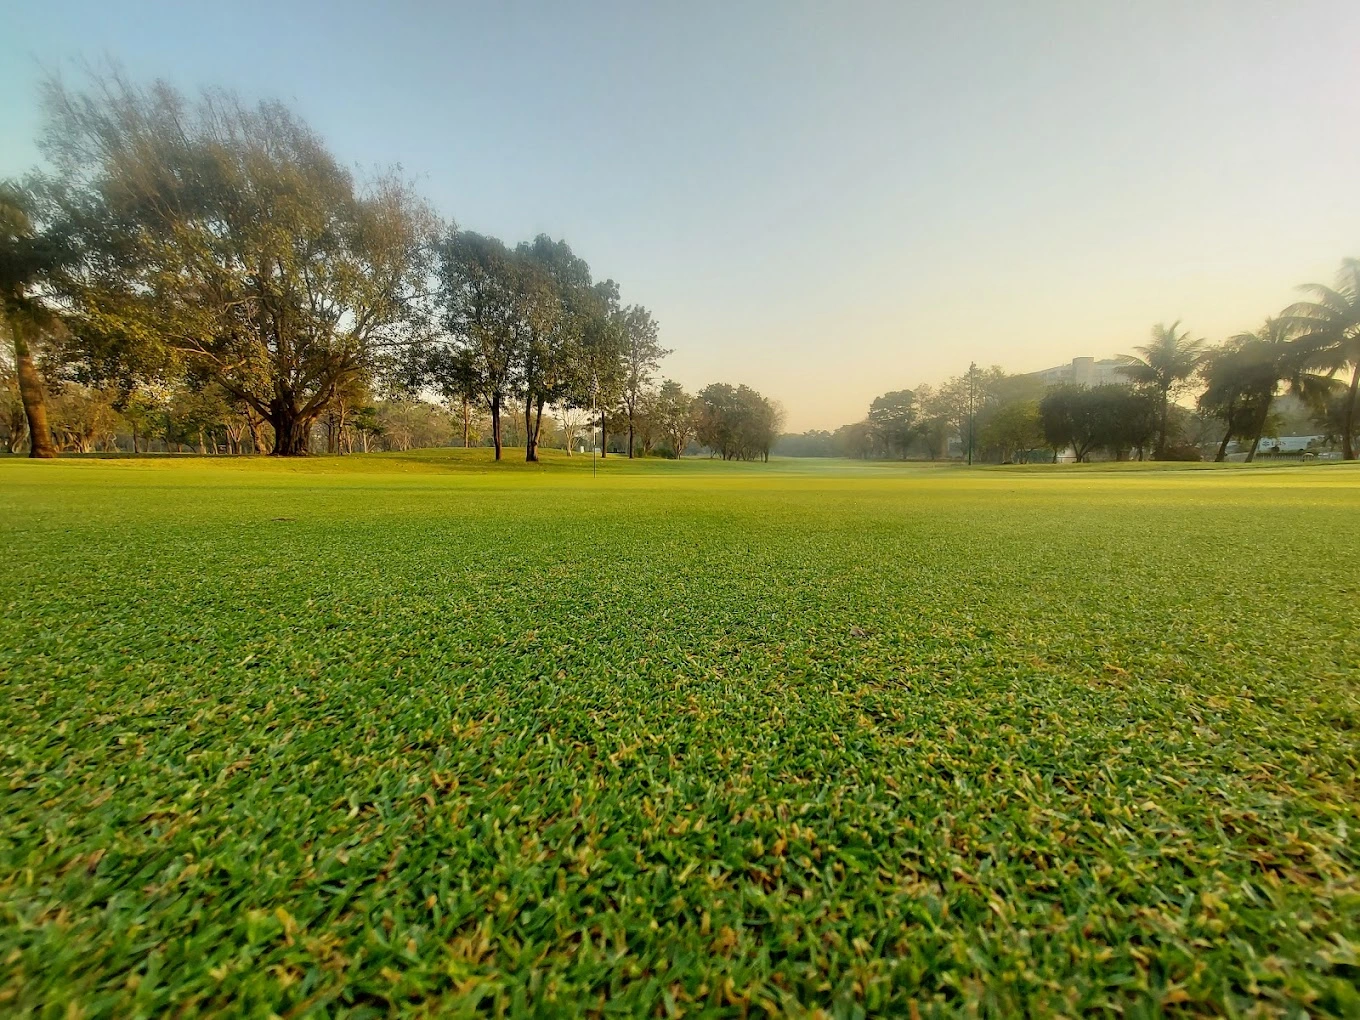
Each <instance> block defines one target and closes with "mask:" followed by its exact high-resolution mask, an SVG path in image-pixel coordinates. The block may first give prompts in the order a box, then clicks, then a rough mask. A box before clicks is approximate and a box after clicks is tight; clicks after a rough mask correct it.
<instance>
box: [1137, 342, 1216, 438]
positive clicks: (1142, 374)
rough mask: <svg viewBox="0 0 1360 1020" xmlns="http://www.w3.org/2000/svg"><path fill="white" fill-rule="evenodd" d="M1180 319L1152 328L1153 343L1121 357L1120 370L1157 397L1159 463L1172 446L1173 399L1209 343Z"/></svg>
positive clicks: (1202, 356) (1196, 366) (1198, 363)
mask: <svg viewBox="0 0 1360 1020" xmlns="http://www.w3.org/2000/svg"><path fill="white" fill-rule="evenodd" d="M1179 327H1180V322H1179V320H1178V321H1176V322H1173V323H1172V324H1171V325H1169V326H1167V325H1163V324H1162V323H1158V324H1157V325H1156V326H1154V327H1153V329H1152V343H1150V344H1148V345H1147V346H1145V347H1136V348H1134V349H1135V350H1136V351H1137V352H1138V354H1136V355H1134V354H1123V355H1120V362H1121V365H1120V371H1121V372H1122V373H1123V374H1124V375H1125V376H1126V377H1127V378H1128V379H1130V380H1131V381H1132V382H1134V383H1136V384H1137V385H1139V386H1144V387H1146V388H1147V389H1149V390H1150V391H1152V392H1153V393H1155V394H1156V395H1157V398H1158V406H1159V408H1160V417H1159V421H1158V428H1157V450H1156V457H1157V459H1158V460H1165V459H1166V455H1167V447H1168V444H1169V437H1168V434H1167V433H1168V423H1169V418H1170V409H1171V397H1172V394H1173V393H1174V392H1175V391H1176V389H1177V388H1178V387H1179V386H1181V385H1182V384H1183V383H1184V382H1185V380H1187V379H1189V378H1190V377H1191V376H1192V375H1194V374H1195V371H1196V370H1197V369H1198V368H1199V366H1200V363H1201V361H1202V360H1203V358H1204V349H1205V346H1206V341H1204V340H1202V339H1201V340H1193V339H1191V338H1190V332H1189V331H1188V330H1181V331H1179V332H1178V328H1179Z"/></svg>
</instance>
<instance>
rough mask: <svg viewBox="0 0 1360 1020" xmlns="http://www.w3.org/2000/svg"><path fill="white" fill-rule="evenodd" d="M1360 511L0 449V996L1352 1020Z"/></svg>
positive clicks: (860, 479) (1067, 490)
mask: <svg viewBox="0 0 1360 1020" xmlns="http://www.w3.org/2000/svg"><path fill="white" fill-rule="evenodd" d="M513 456H514V455H513V454H512V457H513ZM1358 515H1360V472H1357V471H1355V470H1353V469H1352V468H1350V467H1349V466H1346V465H1341V466H1323V465H1312V466H1308V467H1288V468H1278V469H1274V468H1272V469H1258V470H1251V469H1240V468H1239V469H1230V470H1186V469H1181V470H1160V469H1153V468H1150V467H1140V466H1138V465H1132V466H1120V468H1118V469H1113V470H1101V469H1096V468H1093V469H1084V468H1070V467H1068V468H1058V469H1053V468H1046V467H1037V468H1023V469H1013V470H1012V469H1003V470H997V469H988V470H977V471H974V472H971V473H969V472H965V471H963V470H960V469H957V468H940V467H918V468H907V467H901V466H883V465H852V464H824V463H809V462H776V463H773V464H770V465H724V464H721V463H717V464H715V463H711V462H706V461H705V462H686V463H680V464H673V463H664V462H652V463H644V464H637V463H635V464H628V463H626V462H620V461H617V460H614V459H611V460H609V461H608V462H606V463H605V464H604V465H603V466H602V470H601V472H600V474H599V477H598V478H592V476H591V473H590V462H589V460H588V459H582V458H579V457H578V458H572V460H571V461H569V462H568V461H567V460H565V459H563V458H560V457H557V458H553V459H551V460H549V462H548V463H547V464H545V465H544V466H543V467H542V468H533V467H532V466H529V467H526V466H524V465H522V464H520V465H515V464H507V465H505V466H503V467H493V466H492V465H490V464H488V463H486V461H485V454H484V452H482V451H476V452H474V453H472V454H463V453H461V452H456V453H450V452H447V451H443V452H438V453H429V452H426V453H420V454H411V455H406V456H374V457H364V458H360V457H355V458H344V459H318V460H313V461H307V462H302V463H297V462H283V463H281V462H275V461H259V460H252V461H214V460H202V459H176V460H168V459H167V460H159V461H133V460H122V461H98V462H81V463H67V462H59V463H55V464H30V463H26V462H22V461H7V462H4V463H0V555H3V562H4V564H5V567H4V573H3V575H0V610H2V611H3V612H2V615H0V691H3V700H2V701H0V778H3V786H0V798H2V800H0V808H3V812H2V814H3V819H4V825H3V827H2V828H0V1012H6V1011H7V1012H13V1013H20V1014H22V1013H32V1014H37V1015H43V1016H53V1017H58V1016H60V1017H66V1016H83V1017H94V1016H119V1017H122V1016H159V1015H201V1014H209V1013H220V1012H229V1013H241V1014H249V1015H255V1016H265V1015H268V1014H270V1013H277V1014H279V1015H281V1016H302V1015H309V1014H310V1015H348V1016H378V1015H387V1014H389V1013H412V1014H434V1013H441V1014H445V1015H459V1014H469V1013H473V1012H475V1011H478V1010H483V1011H493V1010H494V1011H496V1012H500V1013H504V1014H506V1015H525V1014H530V1013H532V1014H539V1015H578V1014H585V1013H595V1014H611V1015H619V1016H631V1015H648V1014H657V1013H660V1014H663V1015H666V1014H669V1015H673V1016H678V1015H681V1014H683V1015H687V1016H700V1015H705V1016H738V1015H747V1014H750V1015H756V1016H759V1015H765V1014H766V1013H772V1014H789V1015H795V1016H796V1015H804V1014H806V1013H809V1012H813V1011H815V1010H817V1009H819V1008H820V1009H822V1010H824V1011H825V1012H826V1013H828V1014H830V1015H832V1016H837V1017H855V1016H863V1015H865V1014H866V1013H867V1014H871V1015H873V1014H883V1015H896V1016H912V1015H914V1014H913V1010H915V1012H916V1013H919V1014H920V1015H921V1016H932V1015H953V1014H974V1013H980V1014H983V1015H993V1016H1002V1015H1007V1016H1009V1015H1017V1014H1023V1013H1031V1014H1048V1013H1063V1014H1067V1015H1076V1014H1081V1013H1097V1014H1099V1013H1104V1012H1108V1013H1109V1014H1111V1015H1116V1014H1118V1015H1122V1016H1125V1017H1139V1016H1146V1017H1150V1016H1157V1015H1166V1014H1172V1015H1174V1014H1177V1013H1209V1014H1229V1015H1237V1016H1247V1015H1266V1016H1269V1015H1277V1014H1278V1015H1293V1016H1302V1015H1305V1014H1312V1015H1343V1016H1356V1015H1360V996H1357V992H1356V981H1357V978H1358V977H1360V960H1358V959H1357V954H1358V953H1360V948H1358V945H1360V881H1358V880H1357V874H1358V873H1360V807H1357V804H1358V803H1360V781H1358V780H1357V773H1360V688H1358V686H1357V680H1358V678H1360V665H1358V664H1360V617H1358V616H1357V610H1358V608H1360V543H1358V542H1357V531H1356V522H1357V519H1358Z"/></svg>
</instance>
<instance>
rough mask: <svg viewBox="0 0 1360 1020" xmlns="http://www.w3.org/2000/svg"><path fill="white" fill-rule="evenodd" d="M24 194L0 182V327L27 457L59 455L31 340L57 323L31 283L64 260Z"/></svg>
mask: <svg viewBox="0 0 1360 1020" xmlns="http://www.w3.org/2000/svg"><path fill="white" fill-rule="evenodd" d="M28 209H29V203H28V197H27V195H25V194H24V192H23V191H22V190H21V189H19V188H18V187H16V186H15V185H13V184H10V183H8V182H0V328H3V330H4V332H5V333H7V334H8V335H9V340H10V343H11V344H12V345H13V346H14V368H15V372H16V374H17V375H18V377H19V395H20V398H21V400H22V401H23V405H24V414H25V416H26V417H27V418H28V436H29V446H28V455H29V456H30V457H42V458H49V457H55V456H56V455H57V451H56V449H55V448H54V447H53V445H52V431H51V429H49V428H48V425H47V404H46V401H45V400H44V396H43V383H42V377H41V376H39V375H38V369H37V366H36V365H35V364H34V361H33V343H34V341H35V340H37V339H38V338H40V337H41V336H43V335H44V334H47V333H50V332H51V331H52V330H53V329H55V328H57V327H58V326H59V325H60V323H59V320H58V319H57V317H56V316H55V315H54V314H53V313H52V311H51V310H50V309H49V308H48V307H47V306H46V305H45V304H43V302H42V301H41V300H40V299H38V298H35V297H34V296H33V289H34V287H35V286H36V285H37V284H38V283H39V282H40V281H41V280H43V279H44V278H45V277H46V276H47V275H48V274H49V273H50V272H52V271H53V270H55V269H56V268H57V267H58V266H60V265H61V264H62V262H63V261H64V260H65V256H64V253H63V251H62V249H61V246H60V245H59V244H57V243H55V242H54V241H53V240H52V239H50V238H48V237H45V236H43V235H41V234H37V233H35V232H34V230H33V221H32V219H31V217H30V215H29V211H28Z"/></svg>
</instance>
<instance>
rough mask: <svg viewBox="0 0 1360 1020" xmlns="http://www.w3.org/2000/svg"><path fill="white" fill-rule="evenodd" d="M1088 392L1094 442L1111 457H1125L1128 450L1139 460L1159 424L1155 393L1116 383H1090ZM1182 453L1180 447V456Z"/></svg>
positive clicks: (1158, 409) (1183, 453)
mask: <svg viewBox="0 0 1360 1020" xmlns="http://www.w3.org/2000/svg"><path fill="white" fill-rule="evenodd" d="M1090 394H1091V399H1092V400H1093V401H1094V402H1095V414H1096V421H1097V432H1098V439H1097V445H1099V446H1102V447H1104V448H1105V449H1106V450H1108V451H1109V453H1110V456H1112V457H1113V458H1114V459H1115V460H1124V459H1126V458H1127V457H1128V455H1129V452H1130V451H1134V452H1136V453H1137V454H1138V459H1139V460H1142V459H1143V458H1144V457H1145V456H1146V453H1147V450H1148V448H1149V447H1150V446H1151V445H1152V443H1153V441H1154V440H1155V439H1156V437H1157V434H1158V430H1159V428H1160V424H1161V417H1160V415H1161V408H1160V406H1159V404H1158V401H1157V397H1156V394H1154V393H1152V392H1150V391H1148V390H1145V389H1134V388H1132V387H1130V386H1121V385H1119V384H1117V383H1107V384H1105V385H1102V386H1096V387H1093V388H1092V389H1091V391H1090ZM1184 456H1186V454H1185V452H1184V451H1182V452H1181V454H1180V457H1182V458H1183V457H1184ZM1195 459H1197V458H1195Z"/></svg>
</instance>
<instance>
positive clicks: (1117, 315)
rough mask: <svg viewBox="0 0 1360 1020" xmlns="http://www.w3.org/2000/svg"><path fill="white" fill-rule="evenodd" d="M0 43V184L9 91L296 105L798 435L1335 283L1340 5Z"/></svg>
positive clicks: (80, 24) (90, 23)
mask: <svg viewBox="0 0 1360 1020" xmlns="http://www.w3.org/2000/svg"><path fill="white" fill-rule="evenodd" d="M5 22H6V26H7V29H8V31H7V32H6V34H5V35H4V36H3V37H0V175H10V174H16V173H21V172H23V171H24V170H25V169H27V168H28V167H29V166H31V165H33V164H34V163H35V162H36V161H37V160H38V158H39V156H38V152H37V149H36V147H35V145H34V138H35V137H36V135H37V133H38V130H39V127H40V125H39V119H38V111H37V109H36V86H37V83H38V81H39V80H40V78H41V77H42V75H43V73H44V72H45V71H48V70H59V71H61V72H62V73H63V74H64V75H66V76H68V77H78V74H79V64H80V62H81V61H86V62H90V61H93V62H98V61H101V60H104V59H106V58H107V59H113V60H116V61H118V62H119V63H121V64H122V65H123V67H124V68H125V70H126V71H128V72H129V73H130V74H131V75H133V76H134V77H139V78H153V77H163V78H166V79H168V80H170V81H172V82H174V83H175V84H177V85H179V86H181V87H183V88H185V89H188V90H192V89H194V88H196V87H197V86H199V85H208V84H212V85H222V86H227V87H229V88H232V89H235V90H236V91H238V92H240V93H241V94H242V95H244V96H246V97H248V98H260V97H278V98H281V99H283V100H285V101H287V102H289V103H290V104H291V105H293V106H294V107H295V108H296V109H297V110H298V111H299V112H300V113H301V114H302V115H303V116H304V117H305V118H306V119H307V120H308V121H310V122H311V123H312V124H313V126H315V127H316V128H317V129H318V130H319V131H320V132H321V133H322V134H323V135H324V136H325V137H326V138H327V139H328V140H329V142H330V144H331V146H332V148H333V149H334V150H335V151H336V153H337V154H338V155H339V156H340V157H341V158H342V159H344V160H346V161H347V162H352V163H355V164H357V165H359V166H364V167H383V166H387V165H389V164H394V163H399V164H401V166H402V167H403V168H404V169H405V170H406V172H407V173H408V174H410V175H412V176H414V177H415V178H416V179H417V180H418V181H419V183H420V186H421V188H422V190H423V191H424V193H425V194H426V195H427V197H428V198H429V199H430V201H431V202H432V203H433V204H434V205H435V207H436V208H437V209H438V210H439V211H440V213H441V214H443V215H444V216H446V217H451V218H453V219H455V220H456V221H457V222H458V223H459V224H461V225H463V226H466V227H469V228H472V229H476V230H481V231H486V232H490V233H495V234H498V235H500V236H502V237H504V238H505V239H506V240H508V241H517V240H520V239H523V238H526V237H530V236H532V235H533V234H535V233H538V232H540V231H546V232H548V233H550V234H552V235H554V236H561V237H566V238H567V239H568V240H569V241H570V242H571V244H572V245H573V247H575V249H576V250H577V251H578V252H579V253H580V254H582V255H584V256H585V257H586V258H587V259H588V260H589V261H590V262H591V264H592V266H593V267H594V268H595V270H596V273H597V274H598V275H601V276H613V277H614V278H615V279H617V280H619V281H620V284H621V285H622V288H623V293H624V297H625V299H626V300H629V301H636V302H640V303H642V304H645V305H647V306H648V307H650V308H651V309H652V310H653V312H654V313H655V314H656V315H657V317H658V319H659V320H660V321H661V325H662V330H663V337H664V340H665V342H666V344H667V346H669V347H672V348H674V349H675V354H674V355H672V357H671V358H669V359H668V360H667V362H666V365H665V370H666V373H667V374H668V375H671V376H673V377H675V378H677V379H680V380H681V381H682V382H684V383H685V384H686V385H688V386H691V387H698V386H700V385H703V384H704V383H706V382H710V381H713V380H716V379H722V380H727V381H733V382H746V383H749V384H751V385H753V386H755V387H756V388H758V389H760V390H761V391H762V392H764V393H767V394H768V395H770V396H772V397H775V398H777V399H779V400H780V401H782V402H783V403H784V405H785V406H786V408H787V410H788V413H789V424H790V426H791V427H793V428H796V429H803V428H809V427H827V428H834V427H835V426H836V425H838V424H841V423H843V422H847V421H851V420H855V419H857V418H858V417H860V416H861V415H862V414H863V412H864V410H865V408H866V407H867V405H868V402H869V400H870V399H872V397H873V396H874V395H875V394H877V393H880V392H883V391H885V390H889V389H898V388H901V387H903V386H912V385H914V384H916V383H918V382H923V381H937V380H939V379H941V378H943V377H945V376H947V375H951V374H955V373H958V372H960V371H962V370H964V369H965V368H966V367H967V365H968V362H969V361H970V360H976V361H978V362H979V363H980V364H992V363H999V364H1002V365H1004V366H1006V367H1007V368H1010V369H1012V370H1015V371H1022V370H1031V369H1037V368H1042V367H1046V366H1048V365H1051V364H1055V363H1058V362H1061V361H1065V360H1067V359H1069V358H1071V357H1073V356H1075V355H1082V354H1091V355H1095V356H1097V357H1101V356H1108V355H1110V354H1113V353H1116V352H1119V351H1124V350H1129V349H1130V348H1131V347H1132V346H1133V345H1135V344H1138V343H1142V342H1143V340H1144V338H1145V336H1146V333H1147V331H1148V329H1149V328H1150V327H1151V326H1152V324H1153V323H1155V322H1157V321H1159V320H1170V319H1176V318H1181V319H1184V320H1185V321H1186V322H1187V324H1188V325H1189V326H1190V327H1191V328H1192V329H1193V330H1195V331H1196V333H1197V334H1198V335H1205V336H1208V337H1209V338H1211V339H1215V340H1216V339H1221V338H1222V337H1223V336H1225V335H1227V334H1230V333H1233V332H1237V331H1239V330H1242V329H1247V328H1252V327H1254V326H1255V325H1256V324H1257V323H1258V321H1259V320H1260V319H1261V318H1263V317H1264V316H1265V315H1267V314H1269V313H1271V312H1274V311H1278V310H1279V308H1280V307H1281V306H1282V305H1284V304H1285V303H1287V302H1289V301H1291V300H1293V297H1294V294H1293V290H1292V288H1293V286H1294V285H1295V284H1298V283H1302V282H1306V281H1309V280H1315V279H1317V280H1329V279H1330V277H1331V274H1332V272H1333V271H1334V269H1335V266H1336V264H1337V263H1338V261H1339V260H1340V259H1341V258H1342V257H1343V256H1346V255H1360V188H1357V186H1356V181H1357V180H1358V179H1360V132H1357V131H1356V130H1355V128H1356V125H1357V124H1360V4H1356V3H1353V2H1342V0H1299V2H1296V3H1267V2H1257V0H1231V2H1228V0H1225V2H1217V0H1189V2H1186V0H1181V2H1161V0H1139V2H1135V3H1130V4H1115V3H1113V2H1110V3H1105V2H1070V3H1069V2H1056V0H1046V2H1045V0H1035V2H1031V3H1024V4H1016V3H1009V2H1005V3H953V2H940V3H932V4H909V3H882V4H870V3H842V4H830V3H824V4H797V3H773V2H771V3H757V2H751V3H732V4H717V3H713V4H710V3H675V4H669V5H661V4H638V3H617V4H614V3H562V4H550V3H543V4H528V3H503V4H501V3H496V4H487V3H481V4H475V5H474V4H467V5H462V4H433V3H432V4H428V5H423V4H414V3H401V2H395V3H388V4H385V5H361V4H355V3H349V2H334V3H324V4H323V3H286V2H276V3H270V4H263V3H254V2H246V3H236V4H229V5H225V4H214V5H211V6H209V5H202V6H199V5H195V4H187V3H176V4H170V3H136V2H125V3H119V4H109V3H106V2H99V3H95V2H88V0H82V2H55V0H54V2H48V3H46V4H43V5H37V4H30V5H24V6H23V7H22V8H19V9H16V10H14V11H12V12H8V13H7V14H6V18H5Z"/></svg>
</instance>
